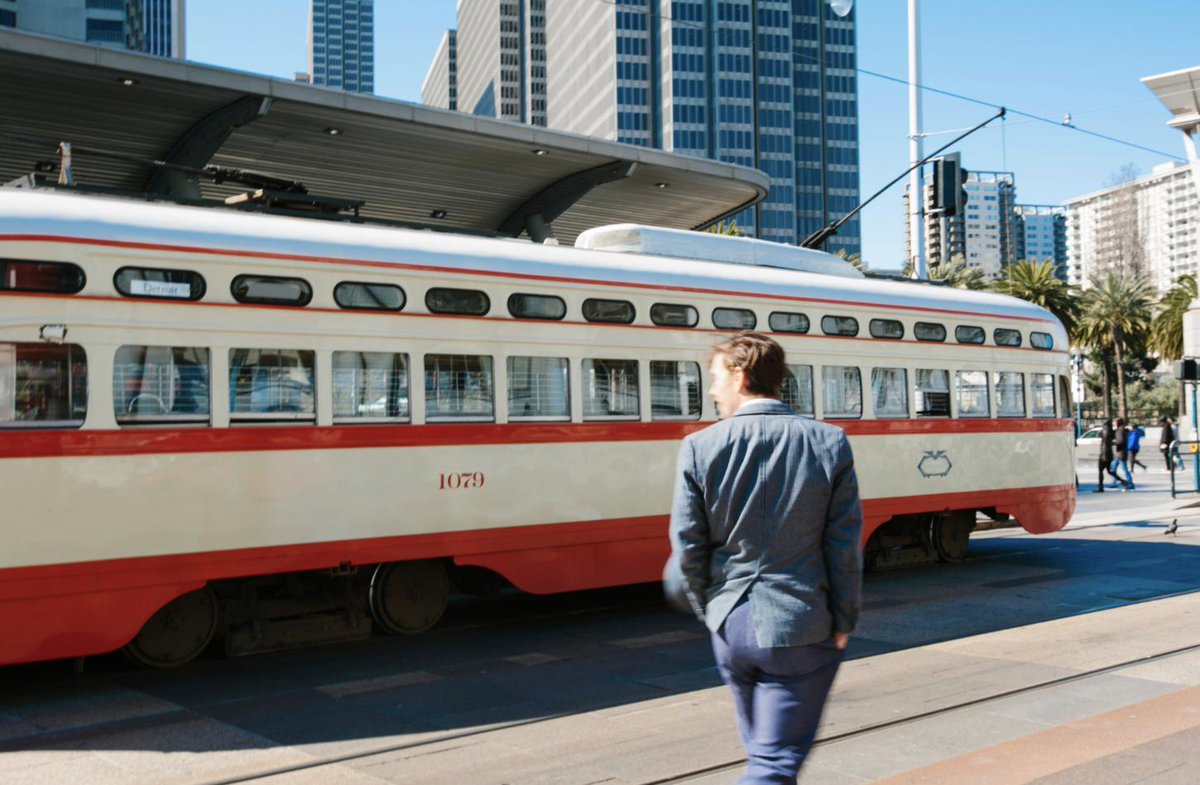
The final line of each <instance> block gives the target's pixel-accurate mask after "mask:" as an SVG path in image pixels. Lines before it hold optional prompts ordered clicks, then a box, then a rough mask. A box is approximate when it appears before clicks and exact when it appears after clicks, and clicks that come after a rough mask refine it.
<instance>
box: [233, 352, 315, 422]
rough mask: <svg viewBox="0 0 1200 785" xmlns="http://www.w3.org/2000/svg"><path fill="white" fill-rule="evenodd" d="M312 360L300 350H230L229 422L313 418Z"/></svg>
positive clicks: (311, 357) (309, 354) (312, 356)
mask: <svg viewBox="0 0 1200 785" xmlns="http://www.w3.org/2000/svg"><path fill="white" fill-rule="evenodd" d="M313 360H314V352H311V351H307V350H300V349H230V350H229V416H230V419H233V420H312V419H314V417H315V415H316V408H315V406H314V405H313V403H314V397H313V366H314V362H313Z"/></svg>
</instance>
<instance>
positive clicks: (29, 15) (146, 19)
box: [0, 0, 184, 59]
mask: <svg viewBox="0 0 1200 785" xmlns="http://www.w3.org/2000/svg"><path fill="white" fill-rule="evenodd" d="M183 4H184V0H0V27H14V28H17V29H19V30H27V31H29V32H31V33H41V34H43V35H52V36H56V37H59V38H69V39H72V40H75V41H83V42H85V43H89V44H94V45H95V46H103V47H107V48H110V49H128V50H131V51H134V52H147V53H149V54H154V55H158V56H160V57H174V58H180V59H182V58H183V56H184V7H183Z"/></svg>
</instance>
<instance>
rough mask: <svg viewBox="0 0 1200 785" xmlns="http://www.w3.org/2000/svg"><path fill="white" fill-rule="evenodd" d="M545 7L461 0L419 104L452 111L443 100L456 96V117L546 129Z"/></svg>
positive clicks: (524, 1) (537, 1)
mask: <svg viewBox="0 0 1200 785" xmlns="http://www.w3.org/2000/svg"><path fill="white" fill-rule="evenodd" d="M560 1H561V0H560ZM546 2H547V0H459V2H458V27H457V28H456V29H455V30H450V31H447V33H446V34H444V35H443V36H442V43H441V45H440V46H439V47H438V52H437V54H436V55H434V60H433V63H432V64H431V65H430V68H429V73H428V74H427V76H426V77H425V83H424V85H423V86H422V90H421V96H422V98H421V100H422V103H426V104H429V105H430V106H439V107H441V108H451V107H449V106H447V105H446V101H445V99H444V98H443V97H444V96H446V95H448V94H449V93H450V92H454V93H455V95H456V98H455V107H453V108H456V109H457V110H458V111H460V112H466V113H468V114H475V115H480V116H483V117H495V118H498V119H501V120H509V121H511V122H514V123H529V124H531V125H540V126H545V125H546ZM579 10H580V11H581V12H583V14H584V15H586V9H583V8H580V9H579ZM447 60H450V61H452V65H453V67H452V68H447V67H445V66H444V65H443V62H444V61H447ZM451 82H453V86H451ZM426 94H428V96H429V98H426Z"/></svg>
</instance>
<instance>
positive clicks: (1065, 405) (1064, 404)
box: [1058, 374, 1187, 417]
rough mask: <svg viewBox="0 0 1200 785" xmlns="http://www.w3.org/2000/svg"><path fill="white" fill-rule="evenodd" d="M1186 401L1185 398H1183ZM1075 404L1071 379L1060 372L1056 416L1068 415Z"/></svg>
mask: <svg viewBox="0 0 1200 785" xmlns="http://www.w3.org/2000/svg"><path fill="white" fill-rule="evenodd" d="M1184 403H1187V399H1186V398H1185V399H1184ZM1074 405H1075V404H1074V403H1073V401H1072V400H1071V380H1070V379H1069V378H1067V376H1066V375H1063V374H1060V375H1059V377H1058V416H1059V417H1070V416H1071V407H1073V406H1074Z"/></svg>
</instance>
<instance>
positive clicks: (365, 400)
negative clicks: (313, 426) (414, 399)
mask: <svg viewBox="0 0 1200 785" xmlns="http://www.w3.org/2000/svg"><path fill="white" fill-rule="evenodd" d="M332 381H333V419H334V422H361V421H365V420H388V421H395V422H405V421H407V420H408V418H409V412H410V409H409V406H410V403H409V393H408V355H407V354H398V353H395V352H334V353H333V375H332Z"/></svg>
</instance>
